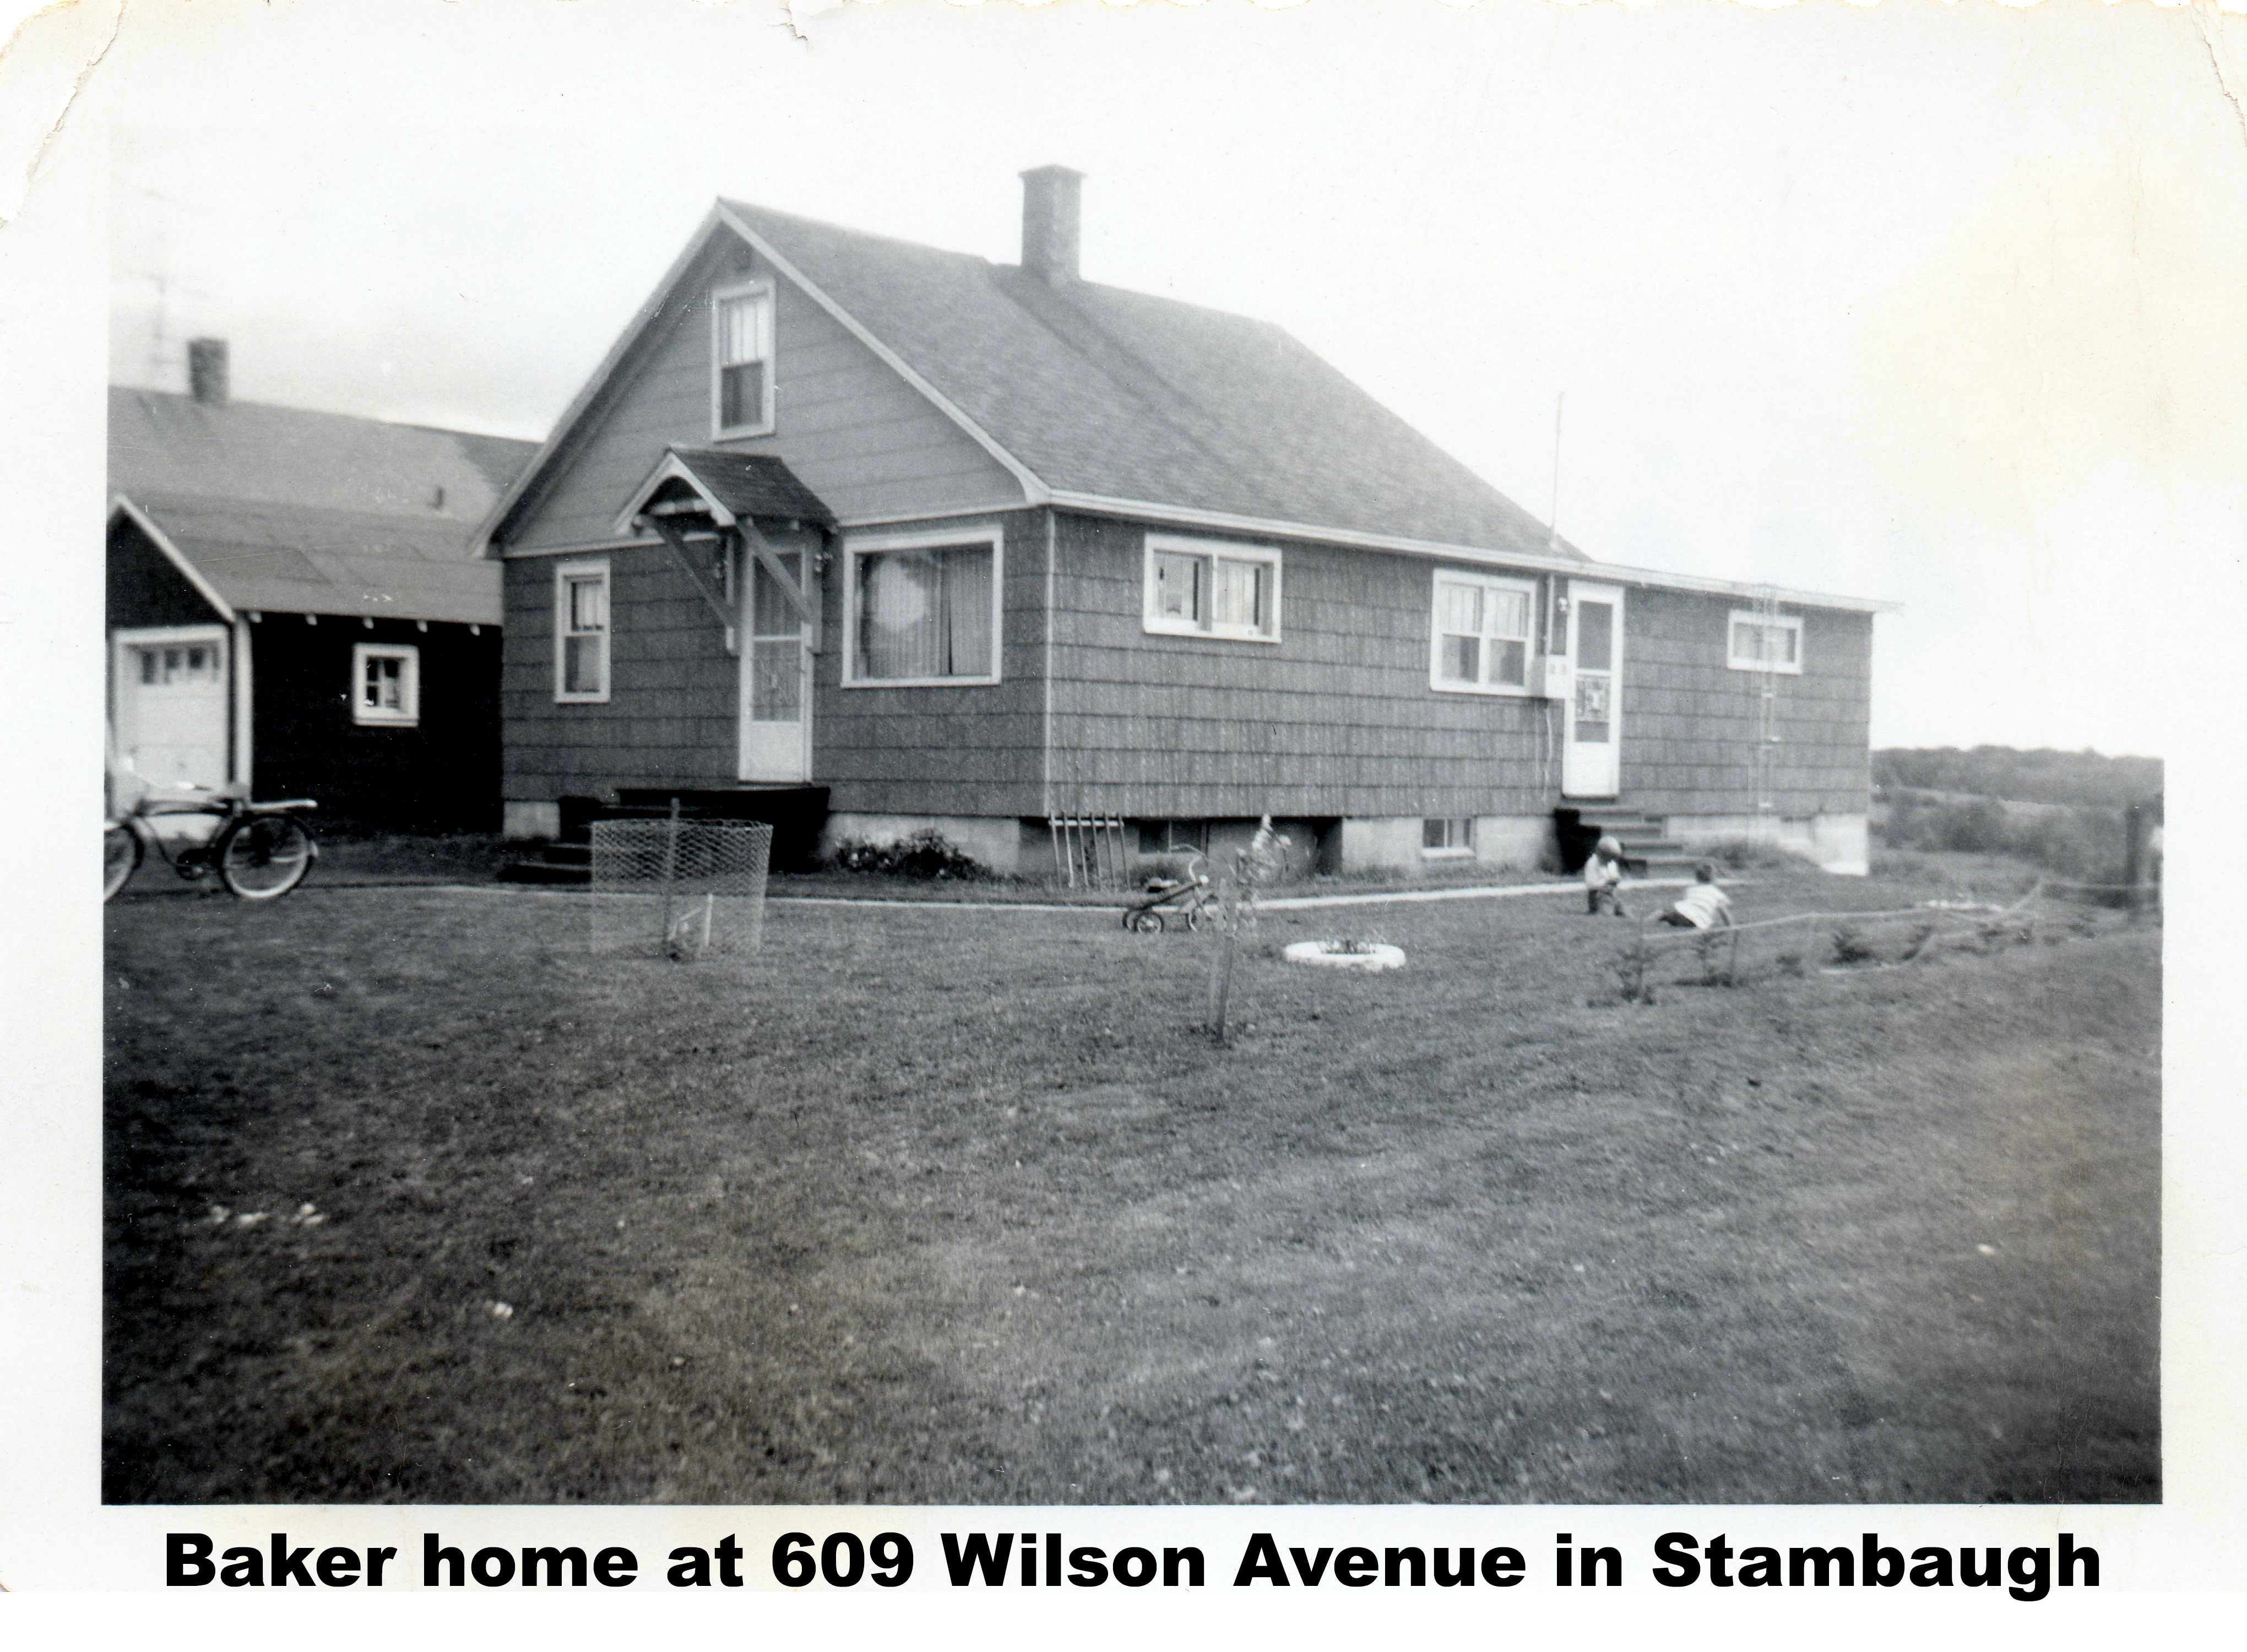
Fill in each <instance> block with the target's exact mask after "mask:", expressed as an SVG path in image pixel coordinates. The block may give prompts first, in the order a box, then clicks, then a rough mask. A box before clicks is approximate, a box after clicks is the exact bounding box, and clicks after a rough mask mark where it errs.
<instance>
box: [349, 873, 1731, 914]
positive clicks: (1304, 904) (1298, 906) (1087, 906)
mask: <svg viewBox="0 0 2247 1652" xmlns="http://www.w3.org/2000/svg"><path fill="white" fill-rule="evenodd" d="M1691 881H1692V880H1691V879H1690V878H1685V877H1641V878H1634V879H1633V880H1632V881H1631V882H1630V883H1629V884H1626V885H1625V887H1626V888H1629V889H1678V888H1683V887H1684V885H1685V884H1688V883H1690V882H1691ZM328 887H329V888H331V889H341V888H351V887H353V885H351V884H329V885H328ZM357 887H360V888H384V889H426V890H431V891H441V892H443V893H445V894H448V895H451V894H467V895H475V894H485V895H539V896H544V897H547V898H550V899H562V900H582V899H583V898H584V896H585V894H586V891H584V890H582V889H542V888H540V887H538V886H537V885H536V884H360V885H357ZM1582 892H1583V885H1582V884H1577V883H1545V884H1470V885H1467V886H1465V887H1464V888H1459V889H1396V890H1386V889H1384V890H1374V891H1368V892H1366V893H1363V894H1354V895H1281V896H1276V897H1273V898H1267V899H1261V900H1259V901H1258V902H1257V903H1256V908H1257V910H1258V911H1265V912H1294V911H1310V910H1312V909H1313V908H1315V907H1321V906H1378V905H1397V904H1402V903H1404V902H1409V901H1437V900H1506V899H1509V898H1513V897H1514V896H1517V895H1572V894H1573V895H1581V893H1582ZM765 899H766V901H767V902H768V904H770V905H775V906H881V907H903V908H906V909H912V908H916V907H922V906H935V907H942V908H946V909H948V910H952V911H958V910H960V909H963V908H965V909H967V910H970V911H979V912H1098V913H1102V914H1103V915H1111V914H1114V913H1117V912H1120V911H1123V910H1124V907H1123V905H1120V904H1119V905H1113V906H1110V905H1095V904H1093V903H1091V902H1085V903H1083V904H1064V903H1062V902H1059V901H996V900H912V899H907V898H904V897H900V896H894V895H891V896H881V895H768V896H766V897H765Z"/></svg>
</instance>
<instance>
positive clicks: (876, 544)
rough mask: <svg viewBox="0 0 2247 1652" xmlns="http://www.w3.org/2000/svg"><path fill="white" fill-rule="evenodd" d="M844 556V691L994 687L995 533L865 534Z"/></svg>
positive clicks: (997, 535)
mask: <svg viewBox="0 0 2247 1652" xmlns="http://www.w3.org/2000/svg"><path fill="white" fill-rule="evenodd" d="M844 555H845V560H846V562H847V563H848V574H847V577H846V580H845V586H844V603H845V611H844V625H845V628H846V630H847V631H848V634H849V637H850V646H849V650H848V656H847V658H846V659H845V661H844V665H845V667H846V669H845V672H844V676H843V682H844V685H845V686H849V687H867V686H874V685H878V684H891V685H898V686H933V685H939V684H970V683H995V682H997V681H998V680H999V607H1000V604H999V593H1000V589H1001V586H1000V578H1001V535H1000V533H999V530H998V529H995V528H975V529H965V530H962V529H951V530H946V531H932V532H925V533H912V534H883V535H870V536H865V537H864V538H860V539H856V540H853V541H851V542H850V543H848V544H847V545H846V546H845V548H844Z"/></svg>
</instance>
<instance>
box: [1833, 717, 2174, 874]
mask: <svg viewBox="0 0 2247 1652" xmlns="http://www.w3.org/2000/svg"><path fill="white" fill-rule="evenodd" d="M1873 788H1874V794H1875V799H1876V802H1877V807H1876V809H1875V815H1876V816H1877V817H1878V825H1877V827H1876V828H1875V829H1876V831H1877V833H1878V835H1879V838H1880V841H1881V842H1882V843H1885V844H1886V845H1887V846H1888V848H1890V849H1908V850H1915V849H1916V850H1964V851H1966V852H1969V853H1975V854H1992V855H2012V856H2017V857H2019V858H2020V859H2022V860H2025V861H2030V862H2032V863H2034V864H2037V865H2039V866H2042V867H2044V868H2045V869H2046V870H2048V871H2051V872H2053V873H2056V874H2057V875H2058V876H2059V877H2065V878H2069V879H2072V880H2074V881H2077V882H2080V883H2089V884H2114V883H2120V882H2121V881H2122V879H2123V875H2124V866H2125V861H2126V858H2127V856H2126V850H2125V845H2126V843H2127V833H2126V830H2125V828H2124V824H2123V809H2124V806H2125V805H2127V804H2129V803H2150V804H2152V805H2153V806H2154V808H2155V810H2156V815H2155V818H2156V819H2158V818H2159V817H2160V816H2159V813H2158V811H2159V809H2160V807H2161V800H2162V761H2161V759H2159V758H2158V757H2102V756H2100V754H2098V753H2097V752H2090V751H2083V752H2060V751H2016V750H2015V749H2013V748H2012V747H2010V746H1977V747H1973V748H1971V749H1970V750H1964V751H1962V750H1960V749H1959V748H1958V747H1955V746H1941V747H1931V748H1930V747H1919V748H1910V747H1890V748H1888V750H1886V751H1876V752H1875V753H1874V754H1873ZM2008 804H2012V805H2014V807H2011V808H2008V807H2007V805H2008ZM2021 805H2036V806H2037V807H2021Z"/></svg>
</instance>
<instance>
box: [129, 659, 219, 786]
mask: <svg viewBox="0 0 2247 1652" xmlns="http://www.w3.org/2000/svg"><path fill="white" fill-rule="evenodd" d="M111 669H112V670H113V672H115V673H116V677H115V682H116V691H117V698H116V707H115V714H116V719H117V749H118V752H119V754H120V755H122V756H123V757H124V758H126V760H127V761H129V762H131V763H132V765H133V772H134V773H136V774H138V775H140V778H141V779H143V780H145V781H147V782H150V783H151V784H152V785H157V786H181V785H192V786H208V787H214V788H215V787H219V786H223V785H224V784H226V782H227V761H226V722H227V701H228V690H227V672H226V632H225V631H223V630H222V629H221V628H220V627H218V626H216V625H182V626H171V627H166V628H164V629H162V630H152V631H119V632H117V633H116V658H115V659H114V660H113V662H112V665H111Z"/></svg>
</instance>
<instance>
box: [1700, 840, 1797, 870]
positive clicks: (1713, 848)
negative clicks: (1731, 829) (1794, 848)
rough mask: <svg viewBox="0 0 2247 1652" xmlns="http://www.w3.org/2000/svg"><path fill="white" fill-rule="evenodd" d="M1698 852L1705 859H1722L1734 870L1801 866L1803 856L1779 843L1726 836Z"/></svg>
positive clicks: (1705, 844)
mask: <svg viewBox="0 0 2247 1652" xmlns="http://www.w3.org/2000/svg"><path fill="white" fill-rule="evenodd" d="M1697 852H1698V853H1699V854H1700V856H1701V857H1703V858H1704V859H1705V860H1713V861H1721V862H1723V863H1724V864H1725V865H1727V866H1729V867H1731V869H1732V870H1734V871H1736V872H1737V871H1744V870H1746V869H1747V868H1749V867H1751V866H1798V867H1799V866H1800V865H1801V864H1803V862H1802V857H1801V856H1800V855H1797V854H1794V853H1793V852H1791V851H1790V850H1785V849H1781V848H1780V847H1779V845H1778V844H1777V843H1758V842H1756V840H1755V839H1754V838H1752V837H1725V838H1719V839H1718V841H1717V842H1715V843H1704V844H1702V845H1701V846H1700V848H1699V850H1697Z"/></svg>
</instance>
